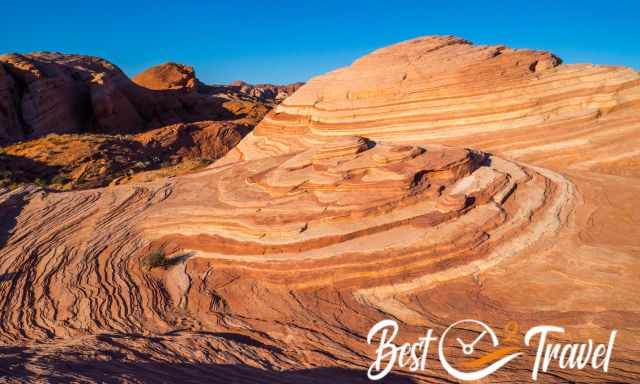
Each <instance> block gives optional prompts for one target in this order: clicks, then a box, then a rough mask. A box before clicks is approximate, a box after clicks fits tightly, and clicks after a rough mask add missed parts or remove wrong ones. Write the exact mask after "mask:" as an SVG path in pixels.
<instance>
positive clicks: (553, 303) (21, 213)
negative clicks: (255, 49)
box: [0, 37, 640, 383]
mask: <svg viewBox="0 0 640 384" xmlns="http://www.w3.org/2000/svg"><path fill="white" fill-rule="evenodd" d="M637 77H638V75H637V73H636V72H633V71H631V70H627V69H621V68H609V67H596V66H584V65H580V66H574V65H564V64H560V61H559V59H558V58H556V57H555V56H553V55H551V54H549V53H545V52H536V51H526V50H512V49H508V48H505V47H482V46H474V45H471V44H470V43H468V42H466V41H463V40H460V39H457V38H453V37H427V38H421V39H416V40H412V41H409V42H405V43H401V44H398V45H395V46H392V47H389V48H384V49H382V50H379V51H376V52H374V53H372V54H371V55H368V56H365V57H364V58H362V59H360V60H358V61H356V62H355V63H354V64H353V65H352V66H351V67H349V68H345V69H340V70H337V71H334V72H331V73H329V74H327V75H324V76H321V77H318V78H316V79H313V80H311V81H310V82H309V83H308V84H307V85H305V86H303V87H302V88H300V89H299V90H298V91H297V92H296V93H295V94H294V95H293V96H291V97H289V98H287V99H286V100H285V101H284V102H283V103H282V104H280V106H279V107H277V108H276V110H275V111H273V112H272V113H271V114H270V115H269V117H268V118H267V119H266V120H265V121H263V122H262V123H261V124H260V125H259V127H258V128H257V129H256V130H255V131H254V132H253V133H251V134H250V135H249V136H247V137H245V138H244V139H243V140H242V141H241V142H240V144H239V145H238V146H237V147H236V148H237V150H233V151H232V152H229V153H228V154H227V156H226V157H225V158H223V159H222V161H221V162H216V163H214V164H212V165H211V166H210V167H209V168H207V169H206V170H204V171H202V172H199V173H195V174H191V175H185V176H179V177H175V178H170V179H166V180H162V181H154V182H150V183H139V184H135V183H134V184H129V185H119V186H110V187H108V188H101V189H93V190H87V191H75V192H65V193H46V192H45V191H42V190H40V189H37V188H22V189H18V190H14V191H7V190H3V191H1V192H0V214H1V215H2V217H6V218H7V219H6V220H5V222H4V223H3V225H4V226H3V227H2V228H6V229H2V232H0V244H3V245H2V248H0V276H2V281H0V310H1V314H2V322H1V323H0V343H2V344H4V345H14V346H15V345H21V346H24V351H22V350H21V351H20V352H16V353H29V354H30V358H29V365H28V366H24V367H23V366H21V365H20V364H19V363H15V362H13V363H11V364H14V365H15V366H16V367H17V368H15V367H14V369H5V370H4V371H2V373H3V374H4V373H5V372H7V374H8V375H13V376H11V377H15V376H17V375H16V374H15V373H11V372H23V373H24V375H35V374H39V375H49V376H51V377H55V378H58V379H60V378H64V379H66V380H67V381H73V380H76V381H82V380H84V381H95V382H99V381H104V375H105V374H107V375H111V376H114V377H135V378H137V379H139V380H142V381H144V380H153V378H154V377H156V376H154V375H159V374H162V375H163V377H168V378H171V379H172V380H193V381H195V380H198V379H201V378H202V377H207V378H208V379H211V380H213V381H214V382H215V381H216V380H217V381H219V382H229V381H231V382H276V383H283V382H292V383H295V382H318V383H323V382H328V381H332V382H345V383H347V382H348V383H351V382H367V381H366V369H367V368H368V367H369V365H370V364H371V363H372V361H373V359H374V357H375V351H374V346H371V345H368V344H367V343H366V335H367V333H368V331H369V329H370V328H371V326H372V325H374V324H375V323H377V322H378V321H380V320H383V319H395V320H397V321H398V322H399V323H400V325H401V332H402V337H401V339H402V341H414V340H416V339H417V338H418V337H422V336H424V335H425V330H426V329H427V328H433V329H435V330H436V332H438V333H439V332H441V331H442V330H443V329H444V328H446V327H447V326H448V325H449V324H452V323H453V322H455V321H458V320H461V319H469V318H472V319H477V320H481V321H484V322H486V323H488V324H491V325H492V326H493V327H495V329H496V331H498V332H500V335H501V336H502V334H503V333H502V332H503V331H504V330H505V328H506V326H505V324H507V323H509V322H514V321H515V322H516V324H517V325H518V329H517V332H519V336H520V337H521V336H522V335H523V334H524V332H525V331H526V330H527V329H528V328H530V327H532V326H535V325H542V324H553V325H558V326H563V327H565V328H566V330H567V333H566V334H565V335H563V336H562V337H558V338H554V340H555V339H560V341H565V342H568V341H575V342H578V341H585V340H587V339H590V338H591V339H593V340H595V341H597V342H606V341H607V339H608V336H609V332H610V330H612V329H616V330H618V331H619V334H618V339H617V340H616V347H615V352H614V356H613V358H612V361H611V363H610V367H609V371H608V372H607V373H605V372H603V371H596V370H592V369H585V370H581V371H576V370H563V369H560V368H559V367H558V366H557V365H553V366H551V367H550V368H549V371H548V372H545V373H542V372H541V373H540V377H539V380H540V381H544V382H567V381H572V382H602V381H613V382H634V381H636V379H637V377H638V376H639V375H640V371H639V368H638V366H637V361H639V360H640V356H639V355H638V352H637V348H636V347H635V346H636V345H637V343H638V342H639V341H640V339H639V338H638V335H637V330H638V326H639V325H638V321H637V319H638V315H639V314H640V298H639V297H638V295H637V294H636V292H638V291H639V290H640V282H639V281H638V279H637V276H638V273H639V272H640V263H638V257H639V256H640V254H639V253H638V249H640V230H639V228H640V225H639V224H640V208H638V205H637V204H636V200H637V199H636V196H638V194H639V193H640V183H639V182H638V181H637V178H636V177H634V176H632V175H633V172H635V169H636V168H634V164H636V163H634V162H633V159H634V157H633V156H634V155H633V154H632V152H629V151H628V149H629V148H631V147H632V146H633V143H634V140H637V137H639V136H640V135H638V129H637V128H638V127H637V125H634V124H636V123H634V119H637V114H634V111H637V105H638V104H637V102H636V101H635V100H636V97H637V95H638V88H637V84H638V82H637ZM605 138H606V139H605ZM580 140H584V143H587V144H585V145H587V146H586V147H582V146H580V145H578V144H579V143H580ZM542 142H544V143H545V144H540V143H542ZM540 145H548V146H547V147H543V148H544V150H543V152H542V153H544V154H545V156H538V157H536V156H537V155H536V154H538V155H539V154H540V153H539V152H536V148H539V146H540ZM602 148H609V149H612V148H613V149H616V150H617V151H618V152H613V154H612V152H610V151H609V152H607V151H605V150H604V149H602ZM586 149H590V151H587V150H586ZM488 150H490V151H488ZM518 151H519V152H518ZM605 153H608V155H607V156H609V157H606V158H605V157H603V156H604V154H605ZM616 153H617V154H616ZM616 156H621V157H616ZM625 156H626V157H625ZM5 223H6V224H5ZM159 249H162V250H164V252H165V253H166V256H167V257H168V259H169V261H168V264H169V265H168V266H167V267H166V268H154V269H151V270H146V269H145V268H143V267H142V266H141V264H140V261H141V260H144V258H145V257H147V256H148V255H149V254H150V253H152V252H153V251H154V250H159ZM467 333H468V334H469V337H473V336H477V334H476V333H475V332H474V331H472V330H468V331H467ZM556 341H558V340H556ZM477 348H478V349H479V350H482V351H486V352H487V353H489V352H490V351H492V349H493V346H492V345H491V344H490V343H489V342H488V341H483V342H481V343H479V344H478V345H477ZM448 353H449V354H450V355H449V356H450V358H451V361H453V362H457V363H460V362H464V361H466V360H465V359H466V358H465V356H464V355H463V351H462V350H461V347H460V346H459V345H457V344H451V345H448ZM523 353H524V355H523V356H522V357H520V358H519V359H517V360H514V361H513V362H510V363H509V364H508V365H506V366H505V367H503V368H502V369H500V370H499V371H497V372H496V373H495V374H493V375H492V376H491V377H490V379H491V380H495V381H502V382H525V381H528V380H530V378H531V367H532V366H533V359H534V357H535V350H533V349H523ZM104 360H109V363H108V364H104V362H103V361H104ZM427 360H428V361H427V368H426V369H425V370H424V371H421V372H415V373H412V372H409V371H408V370H407V369H397V370H395V371H394V373H393V375H394V376H390V377H389V381H390V382H428V383H432V382H451V380H452V378H451V376H450V375H449V374H448V373H447V372H445V371H444V370H443V368H442V366H441V365H440V363H439V361H438V360H437V355H436V354H435V353H434V352H431V353H430V354H429V356H428V359H427ZM12 361H13V360H12ZM185 361H189V363H188V364H186V363H184V362H185ZM149 367H152V369H151V368H149ZM0 369H4V368H2V367H0ZM16 369H17V371H16Z"/></svg>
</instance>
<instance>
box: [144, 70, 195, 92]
mask: <svg viewBox="0 0 640 384" xmlns="http://www.w3.org/2000/svg"><path fill="white" fill-rule="evenodd" d="M131 80H133V82H135V83H136V84H138V85H141V86H143V87H145V88H149V89H156V90H161V89H173V88H192V89H195V88H196V87H197V85H198V79H197V78H196V72H195V71H194V70H193V67H189V66H187V65H183V64H176V63H166V64H161V65H156V66H155V67H151V68H149V69H146V70H144V71H142V72H140V73H139V74H137V75H135V76H134V77H133V78H132V79H131Z"/></svg>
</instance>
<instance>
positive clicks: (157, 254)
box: [142, 248, 169, 269]
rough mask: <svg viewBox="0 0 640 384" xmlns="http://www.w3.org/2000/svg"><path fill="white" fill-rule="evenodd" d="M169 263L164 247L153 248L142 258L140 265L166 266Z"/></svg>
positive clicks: (151, 266)
mask: <svg viewBox="0 0 640 384" xmlns="http://www.w3.org/2000/svg"><path fill="white" fill-rule="evenodd" d="M168 265H169V259H167V254H166V253H165V251H164V249H162V248H158V249H154V250H153V251H151V253H149V254H148V255H147V256H145V257H144V258H143V259H142V266H143V267H145V268H147V269H152V268H157V267H162V268H166V267H167V266H168Z"/></svg>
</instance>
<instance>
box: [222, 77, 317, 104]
mask: <svg viewBox="0 0 640 384" xmlns="http://www.w3.org/2000/svg"><path fill="white" fill-rule="evenodd" d="M303 85H304V83H300V82H298V83H292V84H287V85H273V84H255V85H253V84H248V83H245V82H244V81H241V80H236V81H234V82H232V83H231V86H232V87H237V88H238V91H239V92H242V93H246V94H248V95H251V96H253V97H257V98H258V99H260V100H263V101H269V100H273V102H274V103H277V102H281V101H283V100H284V99H286V98H287V97H289V96H291V95H293V93H294V92H295V91H297V90H298V88H300V87H302V86H303Z"/></svg>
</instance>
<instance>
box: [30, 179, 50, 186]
mask: <svg viewBox="0 0 640 384" xmlns="http://www.w3.org/2000/svg"><path fill="white" fill-rule="evenodd" d="M33 183H34V184H35V185H37V186H38V187H42V188H44V187H46V186H47V181H46V180H45V179H43V178H40V177H38V178H37V179H35V180H34V181H33Z"/></svg>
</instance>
